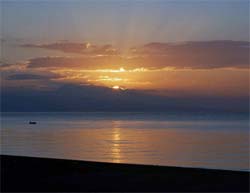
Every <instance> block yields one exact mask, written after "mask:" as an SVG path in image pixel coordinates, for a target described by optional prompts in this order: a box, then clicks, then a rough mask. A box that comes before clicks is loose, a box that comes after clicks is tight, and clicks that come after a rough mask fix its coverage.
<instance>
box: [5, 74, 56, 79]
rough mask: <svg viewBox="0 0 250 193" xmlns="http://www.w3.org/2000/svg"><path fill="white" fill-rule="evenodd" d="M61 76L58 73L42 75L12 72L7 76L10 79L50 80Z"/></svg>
mask: <svg viewBox="0 0 250 193" xmlns="http://www.w3.org/2000/svg"><path fill="white" fill-rule="evenodd" d="M60 77H61V76H59V75H56V74H49V75H40V74H27V73H23V74H12V75H9V76H8V77H7V79H8V80H50V79H55V78H60Z"/></svg>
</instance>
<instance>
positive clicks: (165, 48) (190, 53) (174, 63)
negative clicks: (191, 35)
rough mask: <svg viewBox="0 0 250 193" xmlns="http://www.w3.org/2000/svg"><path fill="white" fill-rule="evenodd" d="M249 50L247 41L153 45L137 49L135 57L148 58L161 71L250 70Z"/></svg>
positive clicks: (134, 51) (249, 45)
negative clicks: (167, 69) (184, 69)
mask: <svg viewBox="0 0 250 193" xmlns="http://www.w3.org/2000/svg"><path fill="white" fill-rule="evenodd" d="M249 48H250V44H249V42H246V41H204V42H184V43H149V44H146V45H144V46H142V47H139V48H137V49H133V53H134V54H135V55H144V56H145V57H147V59H148V64H152V62H153V61H154V62H155V64H156V65H155V66H158V67H164V66H166V67H167V66H168V67H175V68H192V69H212V68H248V67H249Z"/></svg>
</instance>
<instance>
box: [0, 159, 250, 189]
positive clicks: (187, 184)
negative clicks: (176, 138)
mask: <svg viewBox="0 0 250 193" xmlns="http://www.w3.org/2000/svg"><path fill="white" fill-rule="evenodd" d="M249 174H250V173H249V172H240V171H226V170H212V169H199V168H182V167H167V166H149V165H135V164H117V163H101V162H89V161H76V160H64V159H49V158H33V157H22V156H7V155H1V192H8V191H12V192H13V191H14V192H20V191H23V192H28V191H32V192H46V191H47V192H53V191H61V192H77V191H81V192H93V191H94V192H249Z"/></svg>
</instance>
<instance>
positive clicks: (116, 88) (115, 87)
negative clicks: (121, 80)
mask: <svg viewBox="0 0 250 193" xmlns="http://www.w3.org/2000/svg"><path fill="white" fill-rule="evenodd" d="M112 88H113V89H115V90H119V89H120V87H119V86H117V85H115V86H113V87H112Z"/></svg>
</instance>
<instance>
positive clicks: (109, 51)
mask: <svg viewBox="0 0 250 193" xmlns="http://www.w3.org/2000/svg"><path fill="white" fill-rule="evenodd" d="M21 46H22V47H31V48H45V49H50V50H59V51H62V52H66V53H77V54H83V55H93V54H101V55H116V54H118V51H117V50H116V49H115V48H113V46H112V45H109V44H107V45H92V44H90V43H75V42H68V41H60V42H56V43H50V44H23V45H21Z"/></svg>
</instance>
